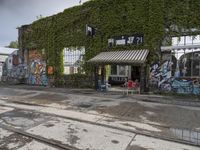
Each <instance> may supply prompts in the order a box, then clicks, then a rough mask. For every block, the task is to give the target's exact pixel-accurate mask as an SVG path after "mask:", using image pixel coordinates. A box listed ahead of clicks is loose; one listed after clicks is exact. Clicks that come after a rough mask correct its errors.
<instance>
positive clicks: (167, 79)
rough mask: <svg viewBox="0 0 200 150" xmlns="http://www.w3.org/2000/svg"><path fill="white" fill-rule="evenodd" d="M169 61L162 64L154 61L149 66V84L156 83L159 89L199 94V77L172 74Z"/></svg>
mask: <svg viewBox="0 0 200 150" xmlns="http://www.w3.org/2000/svg"><path fill="white" fill-rule="evenodd" d="M172 65H173V63H172V62H170V61H165V62H164V63H163V64H162V65H159V64H158V63H155V64H153V65H151V67H150V84H151V85H157V88H158V89H159V90H160V91H164V92H174V93H180V94H196V95H197V94H200V77H196V78H191V77H190V78H184V77H176V76H175V77H174V76H172V71H171V66H172Z"/></svg>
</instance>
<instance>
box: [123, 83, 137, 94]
mask: <svg viewBox="0 0 200 150" xmlns="http://www.w3.org/2000/svg"><path fill="white" fill-rule="evenodd" d="M126 85H127V86H126V87H125V88H126V89H125V91H123V93H125V92H126V94H127V95H128V94H129V92H130V93H131V94H133V93H134V92H137V93H138V94H140V84H139V82H137V81H136V82H133V81H132V80H128V82H127V84H126Z"/></svg>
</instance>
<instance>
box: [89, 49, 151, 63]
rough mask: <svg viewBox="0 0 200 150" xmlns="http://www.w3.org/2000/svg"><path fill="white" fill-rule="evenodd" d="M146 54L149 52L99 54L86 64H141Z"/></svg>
mask: <svg viewBox="0 0 200 150" xmlns="http://www.w3.org/2000/svg"><path fill="white" fill-rule="evenodd" d="M148 54H149V50H125V51H111V52H101V53H100V54H98V55H97V56H95V57H94V58H92V59H90V60H89V61H88V62H90V63H103V64H143V63H145V61H146V58H147V56H148Z"/></svg>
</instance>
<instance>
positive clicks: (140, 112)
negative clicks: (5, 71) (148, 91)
mask: <svg viewBox="0 0 200 150" xmlns="http://www.w3.org/2000/svg"><path fill="white" fill-rule="evenodd" d="M9 93H14V94H9ZM86 93H90V92H86ZM135 97H136V98H133V97H127V96H123V95H119V94H118V95H117V94H113V95H109V96H107V95H104V96H99V94H98V93H93V94H81V93H79V94H77V93H74V94H73V93H72V92H65V93H63V92H59V91H52V90H50V91H45V90H31V89H28V90H27V89H20V88H18V89H16V88H8V87H6V88H2V87H1V88H0V98H1V100H0V149H1V148H2V150H7V149H13V150H16V149H20V150H23V149H49V150H51V149H52V150H54V149H61V148H62V146H61V147H56V145H55V144H58V145H59V144H60V145H63V147H68V146H72V147H74V148H76V149H85V150H86V149H87V150H102V149H103V150H104V149H105V150H112V149H115V150H132V149H136V150H140V149H141V150H143V149H150V148H151V149H156V150H160V149H174V148H176V149H178V150H179V149H180V150H185V149H188V150H190V149H191V150H196V149H200V148H199V147H194V146H190V145H185V144H186V143H188V144H194V145H198V144H200V143H199V142H200V141H199V137H200V134H199V131H200V123H199V120H200V119H199V118H200V116H199V114H200V113H199V112H200V108H198V107H186V106H184V107H183V106H180V105H178V106H177V105H171V104H170V105H169V104H162V103H151V102H144V101H140V100H138V99H139V98H137V97H139V95H135ZM4 127H8V129H9V128H11V129H16V130H17V133H16V132H14V131H15V130H11V131H9V130H8V129H5V128H4ZM20 132H22V133H23V134H18V133H20ZM26 134H28V135H29V136H28V137H27V135H26ZM41 140H42V141H41ZM7 141H8V142H7ZM45 141H46V143H45ZM142 141H146V142H142ZM173 141H176V142H179V143H176V142H173ZM48 142H49V143H48ZM152 143H153V144H152ZM161 143H162V144H161ZM181 143H182V144H181ZM183 143H185V144H183ZM58 145H57V146H58ZM164 145H165V146H166V147H164ZM169 145H170V146H169ZM167 146H168V147H167Z"/></svg>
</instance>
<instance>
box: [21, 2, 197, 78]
mask: <svg viewBox="0 0 200 150" xmlns="http://www.w3.org/2000/svg"><path fill="white" fill-rule="evenodd" d="M199 8H200V3H199V2H198V1H197V0H92V1H89V2H86V3H84V4H83V5H81V6H75V7H72V8H69V9H66V10H64V12H62V13H59V14H57V15H54V16H50V17H46V18H42V19H39V20H37V21H35V22H33V23H32V24H30V25H29V26H22V29H23V33H22V41H21V42H22V49H32V48H36V49H38V50H41V49H45V54H46V59H47V65H52V66H54V67H55V75H56V76H57V77H58V76H60V75H62V73H63V48H65V47H71V46H75V47H77V46H85V48H86V56H85V60H88V59H90V58H92V57H93V56H95V55H96V54H98V53H99V52H101V51H107V50H109V51H110V50H122V49H149V50H150V51H151V53H152V54H154V53H155V52H156V51H157V50H158V49H159V47H160V45H161V42H162V41H163V39H164V38H165V37H171V36H174V35H181V34H182V31H181V30H182V29H183V28H184V29H191V28H196V29H200V15H199V14H200V9H199ZM86 24H89V25H91V26H93V27H95V28H96V29H97V33H96V36H95V37H94V38H91V37H86V36H85V25H86ZM173 26H177V27H178V30H173V28H172V27H173ZM166 30H167V32H166ZM134 33H142V34H144V44H143V45H141V46H115V47H113V48H109V47H108V45H107V39H108V38H110V37H112V36H119V35H132V34H134ZM188 34H189V33H188ZM152 58H154V56H153V55H150V57H149V58H148V59H149V60H152ZM85 68H86V70H90V69H91V68H92V67H91V65H89V64H87V63H86V66H85Z"/></svg>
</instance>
